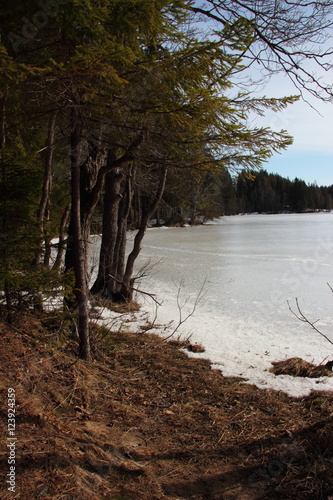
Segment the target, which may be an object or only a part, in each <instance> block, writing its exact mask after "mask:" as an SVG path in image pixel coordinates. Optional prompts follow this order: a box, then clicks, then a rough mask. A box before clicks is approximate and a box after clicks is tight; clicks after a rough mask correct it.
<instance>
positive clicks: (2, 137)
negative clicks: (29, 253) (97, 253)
mask: <svg viewBox="0 0 333 500" xmlns="http://www.w3.org/2000/svg"><path fill="white" fill-rule="evenodd" d="M7 97H8V92H7V90H6V91H5V92H4V95H3V96H2V98H1V99H0V162H1V175H2V181H3V183H4V185H5V182H6V181H5V179H6V172H5V162H4V158H3V151H4V149H5V146H6V101H7ZM2 205H3V214H2V232H3V234H4V235H6V232H7V213H6V212H7V209H6V200H5V201H3V204H2ZM2 254H3V255H2V259H3V264H4V270H5V272H6V271H8V248H7V245H4V247H3V252H2ZM4 292H5V298H6V308H7V321H8V322H9V323H12V321H13V316H12V314H13V304H12V295H11V292H10V287H9V285H8V279H7V278H5V280H4Z"/></svg>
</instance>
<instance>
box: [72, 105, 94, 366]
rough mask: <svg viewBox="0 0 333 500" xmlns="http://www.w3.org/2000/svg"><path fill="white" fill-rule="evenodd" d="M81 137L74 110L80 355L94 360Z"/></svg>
mask: <svg viewBox="0 0 333 500" xmlns="http://www.w3.org/2000/svg"><path fill="white" fill-rule="evenodd" d="M79 148H80V136H79V130H78V116H77V113H76V111H75V110H73V111H72V133H71V202H72V206H71V224H72V245H73V257H74V258H73V268H74V274H75V297H76V305H77V309H78V334H79V339H80V353H79V355H80V358H82V359H85V360H87V361H89V360H90V359H91V349H90V332H89V303H88V286H87V279H86V277H87V269H86V251H85V242H84V239H83V236H82V227H81V193H80V191H81V190H80V160H79Z"/></svg>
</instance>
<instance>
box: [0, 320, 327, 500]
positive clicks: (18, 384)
mask: <svg viewBox="0 0 333 500" xmlns="http://www.w3.org/2000/svg"><path fill="white" fill-rule="evenodd" d="M13 326H14V328H12V327H11V326H9V325H7V324H2V325H1V337H0V370H1V372H0V375H1V378H0V388H1V408H0V410H1V416H2V420H1V431H2V436H3V448H2V450H3V454H2V458H1V474H2V476H1V479H2V481H1V488H0V497H1V498H3V499H6V500H7V499H8V500H9V499H11V500H12V499H24V500H32V499H34V500H35V499H39V498H40V499H42V500H51V499H56V500H70V499H71V500H81V499H82V500H101V499H109V500H163V499H168V500H176V499H192V500H202V499H212V500H224V499H227V500H228V499H230V500H231V499H235V500H255V499H267V500H268V499H280V500H282V499H283V500H284V499H295V500H300V499H302V500H316V499H318V500H324V499H325V500H326V499H328V498H329V496H330V495H332V493H333V475H332V471H333V451H332V442H333V419H332V416H333V395H332V393H319V392H318V393H313V394H312V395H311V396H309V397H306V398H301V399H292V398H289V397H287V396H286V395H285V394H283V393H281V392H274V391H262V390H259V389H257V388H255V387H253V386H251V385H248V384H243V383H242V381H240V380H237V379H233V378H224V377H223V376H222V375H221V374H220V373H219V372H218V371H215V370H212V369H211V368H210V365H209V363H208V362H207V361H205V360H194V359H191V358H188V357H187V356H186V355H185V354H184V353H183V352H180V350H179V346H175V345H171V343H167V342H163V341H162V340H161V339H159V338H158V337H156V336H154V335H150V334H147V333H143V334H129V333H126V334H119V333H111V334H110V335H108V336H107V337H104V338H103V335H102V336H98V335H96V342H97V343H98V345H97V346H95V353H96V359H95V361H94V362H93V363H91V364H90V365H88V364H86V363H85V362H83V361H79V360H77V359H76V357H75V353H76V350H77V346H76V345H75V344H73V343H72V342H69V341H68V339H67V340H64V341H63V343H62V344H61V346H58V347H54V345H53V344H52V342H51V343H50V336H49V332H48V331H46V330H45V329H44V328H43V326H42V323H41V321H40V320H39V319H38V318H36V317H32V316H28V315H26V316H24V315H22V316H21V317H20V318H17V320H16V323H15V324H14V325H13ZM10 386H11V387H14V388H15V390H16V396H17V436H18V438H19V439H18V442H17V492H16V494H15V495H13V494H12V493H10V492H8V491H6V485H5V483H4V476H5V474H6V471H7V467H8V465H7V455H6V453H7V452H6V448H5V444H6V411H7V409H6V397H7V388H8V387H10Z"/></svg>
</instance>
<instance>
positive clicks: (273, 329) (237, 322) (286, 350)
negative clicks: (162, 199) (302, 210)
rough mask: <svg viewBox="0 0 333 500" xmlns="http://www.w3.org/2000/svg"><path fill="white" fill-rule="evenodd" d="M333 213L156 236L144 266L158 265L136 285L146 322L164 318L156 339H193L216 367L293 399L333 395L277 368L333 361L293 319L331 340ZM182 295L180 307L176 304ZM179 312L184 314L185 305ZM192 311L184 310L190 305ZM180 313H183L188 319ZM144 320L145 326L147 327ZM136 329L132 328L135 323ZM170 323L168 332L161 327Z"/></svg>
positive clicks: (328, 381) (329, 384)
mask: <svg viewBox="0 0 333 500" xmlns="http://www.w3.org/2000/svg"><path fill="white" fill-rule="evenodd" d="M332 256H333V214H330V213H319V214H300V215H295V214H285V215H246V216H233V217H223V218H221V219H219V220H217V221H214V222H213V223H211V224H207V225H204V226H199V227H187V228H169V229H165V228H163V229H149V230H148V231H147V235H146V237H145V239H144V242H143V250H142V253H141V256H140V259H139V262H138V265H137V267H138V268H139V267H140V266H142V265H144V264H145V263H146V262H147V261H150V262H151V264H154V263H156V265H155V266H153V267H152V269H151V270H150V272H149V276H148V277H147V278H145V279H144V280H143V281H142V283H140V284H139V285H138V286H139V287H141V288H142V289H143V290H145V291H148V292H150V293H153V294H156V299H157V300H158V301H159V302H160V303H161V306H158V307H156V304H155V303H154V302H153V301H152V300H150V299H147V298H145V296H144V295H141V296H140V301H141V302H143V305H142V311H141V313H140V314H141V316H142V315H143V316H145V318H146V319H147V318H148V316H149V317H150V319H152V318H154V316H155V314H157V317H156V325H159V326H156V328H155V331H156V332H157V333H159V334H160V335H162V336H167V335H170V333H172V332H173V331H174V329H175V328H176V327H177V325H178V323H179V321H180V313H181V314H182V318H184V317H186V315H187V314H188V313H189V312H191V310H192V307H193V304H194V303H195V301H196V299H197V297H198V293H199V291H200V289H201V287H202V286H203V289H204V292H205V293H204V296H203V297H202V299H201V300H200V302H199V305H198V306H197V307H196V309H195V311H194V314H193V315H192V316H190V317H189V318H188V320H187V321H186V322H184V323H183V324H182V325H181V326H180V327H179V328H178V329H177V331H176V333H175V334H174V337H175V338H178V336H179V335H181V336H182V337H183V338H184V337H185V338H186V337H188V336H189V335H191V342H192V343H195V342H197V343H200V344H202V345H203V346H204V347H205V353H203V354H193V353H191V354H189V355H191V356H204V357H206V358H208V359H209V360H210V361H211V363H212V366H213V368H217V369H219V370H221V371H222V373H223V374H224V375H226V376H237V377H243V378H244V379H246V382H247V383H253V384H255V385H256V386H258V387H259V388H262V389H266V388H272V389H276V390H282V391H285V392H287V393H288V394H290V395H291V396H294V397H300V396H303V395H306V394H308V393H309V392H310V391H311V390H330V391H331V390H333V377H322V378H318V379H309V378H300V377H291V376H287V375H279V376H276V375H274V374H272V373H270V372H269V371H268V370H269V368H270V367H271V362H272V361H281V360H284V359H287V358H290V357H294V356H296V357H300V358H303V359H304V360H306V361H309V362H312V363H315V364H319V363H323V362H326V361H328V360H332V359H333V345H331V344H330V343H329V342H328V341H327V340H325V339H324V338H323V337H322V336H320V335H319V334H318V333H316V332H315V331H314V330H313V329H311V327H310V326H309V325H306V324H303V323H301V322H300V321H298V320H297V319H296V318H295V316H293V314H292V313H291V312H290V310H289V307H288V303H287V301H289V304H290V306H291V307H292V309H295V308H296V304H295V298H296V297H297V298H298V300H299V304H300V306H301V309H302V311H303V312H304V314H306V316H307V317H308V318H309V320H311V321H315V320H317V319H319V320H320V321H318V323H316V327H317V328H318V329H319V330H321V331H322V332H323V333H325V335H327V336H328V337H329V338H330V339H331V340H332V341H333V331H332V326H333V309H332V308H333V296H332V292H331V290H330V288H329V287H328V286H327V283H330V284H332V285H333V259H332ZM177 295H178V304H177ZM179 304H180V305H181V307H179ZM182 304H184V305H182ZM180 311H181V312H180ZM142 321H143V318H142V317H141V318H140V320H139V323H140V324H142ZM130 325H132V326H133V325H134V323H133V322H131V323H130ZM161 325H162V326H161Z"/></svg>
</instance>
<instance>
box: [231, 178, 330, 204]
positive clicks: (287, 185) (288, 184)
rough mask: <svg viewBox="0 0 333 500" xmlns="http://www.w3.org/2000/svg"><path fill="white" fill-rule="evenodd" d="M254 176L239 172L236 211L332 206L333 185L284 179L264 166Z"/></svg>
mask: <svg viewBox="0 0 333 500" xmlns="http://www.w3.org/2000/svg"><path fill="white" fill-rule="evenodd" d="M254 176H255V178H254V179H253V180H251V179H246V178H244V177H243V178H242V176H239V177H238V179H237V182H236V186H235V191H236V199H237V211H239V212H268V213H276V212H284V211H290V212H306V211H312V210H330V209H331V208H333V185H332V186H329V187H324V186H320V187H319V186H317V185H316V184H306V183H305V182H304V181H302V180H300V179H298V178H297V177H296V178H295V179H294V180H290V179H285V178H284V177H281V176H280V175H278V174H269V173H268V172H266V170H262V171H261V172H259V173H257V174H254Z"/></svg>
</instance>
